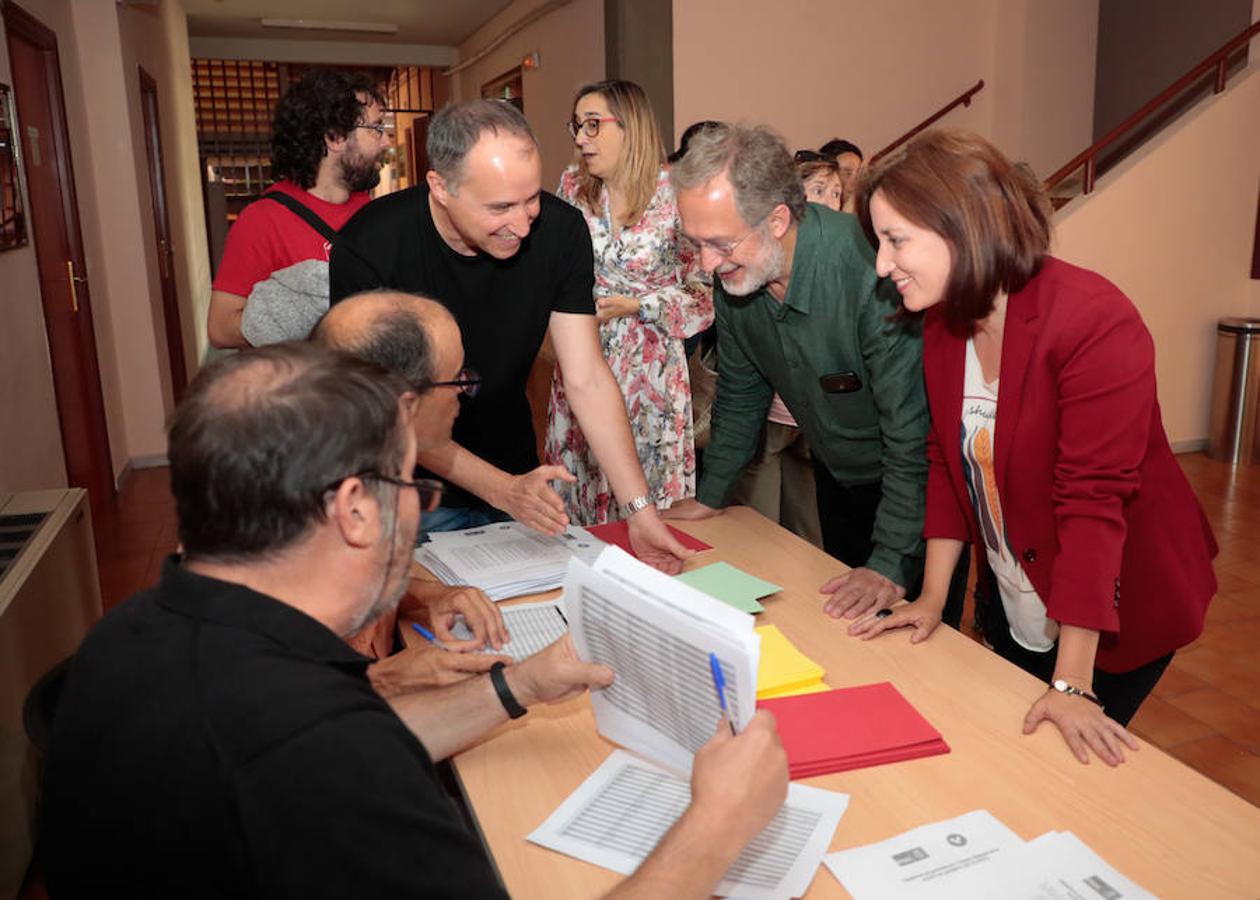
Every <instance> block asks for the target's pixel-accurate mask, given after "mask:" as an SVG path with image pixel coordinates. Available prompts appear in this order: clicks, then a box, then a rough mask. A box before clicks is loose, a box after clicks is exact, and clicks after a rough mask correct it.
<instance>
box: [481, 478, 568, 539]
mask: <svg viewBox="0 0 1260 900" xmlns="http://www.w3.org/2000/svg"><path fill="white" fill-rule="evenodd" d="M553 481H567V482H569V483H570V484H572V483H573V482H574V481H577V479H576V478H575V477H574V476H573V473H572V472H570V471H569V470H568V469H566V468H565V467H564V466H539V467H538V468H536V469H533V470H532V471H529V472H526V473H525V474H524V475H513V476H511V477H510V478H509V480H508V484H507V488H506V489H505V490H504V491H503V492H502V493H501V494H500V495H499V496H498V497H496V498H494V505H495V506H497V507H498V508H499V509H501V510H503V511H504V512H505V513H507V514H508V515H510V516H511V517H512V518H513V519H515V520H516V521H518V522H521V523H523V524H525V525H528V526H529V527H530V528H532V529H534V530H535V531H541V532H542V533H543V534H550V535H556V534H559V533H560V532H562V531H564V529H565V527H566V526H567V525H568V524H569V517H568V515H566V514H565V511H564V501H562V500H561V499H560V495H559V494H557V493H556V492H555V489H554V488H552V486H551V482H553Z"/></svg>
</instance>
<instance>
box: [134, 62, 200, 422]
mask: <svg viewBox="0 0 1260 900" xmlns="http://www.w3.org/2000/svg"><path fill="white" fill-rule="evenodd" d="M136 68H137V69H138V70H139V72H140V115H141V117H142V119H143V126H144V151H145V157H146V158H147V160H148V166H147V170H148V174H149V195H150V198H151V200H152V204H153V231H154V237H156V238H157V248H156V250H157V254H158V279H159V281H160V282H161V290H162V322H163V325H164V326H165V330H166V355H167V359H168V360H169V362H170V369H171V396H172V398H173V399H174V401H175V402H176V403H179V401H180V400H181V399H182V398H183V396H184V389H185V388H186V387H187V386H188V369H187V366H186V364H185V362H184V329H183V325H182V322H181V320H180V312H179V293H178V291H177V289H176V286H175V252H174V248H173V247H172V245H171V217H170V210H169V207H168V206H167V203H166V179H165V174H166V173H165V165H164V162H163V160H164V157H163V155H162V129H161V118H160V107H159V105H158V85H157V81H156V80H155V79H154V78H153V76H152V75H150V74H149V73H148V72H146V71H145V69H144V66H137V67H136ZM150 103H151V104H152V106H150ZM150 112H152V115H150Z"/></svg>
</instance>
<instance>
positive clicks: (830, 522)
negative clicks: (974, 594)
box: [814, 460, 971, 628]
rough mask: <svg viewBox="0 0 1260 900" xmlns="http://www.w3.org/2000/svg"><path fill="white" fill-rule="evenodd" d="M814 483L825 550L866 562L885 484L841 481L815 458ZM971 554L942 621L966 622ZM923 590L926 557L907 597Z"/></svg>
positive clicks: (964, 556)
mask: <svg viewBox="0 0 1260 900" xmlns="http://www.w3.org/2000/svg"><path fill="white" fill-rule="evenodd" d="M814 483H815V488H816V491H817V494H818V521H819V524H820V525H821V526H822V540H823V549H824V550H826V551H827V552H828V553H829V554H830V555H832V556H834V557H835V558H836V559H838V560H840V562H842V563H844V564H845V565H846V566H849V567H850V568H857V567H858V566H864V565H866V561H867V560H868V559H870V556H871V551H873V550H874V549H875V544H874V542H873V541H872V540H871V533H872V532H873V531H874V530H875V511H876V510H877V509H878V508H879V501H880V500H881V499H882V498H883V488H882V485H881V484H880V483H879V482H878V481H876V482H873V483H870V484H853V485H847V486H846V485H842V484H838V483H837V482H836V480H835V479H834V478H832V477H831V473H829V472H828V471H827V468H826V466H824V465H822V463H820V462H819V461H818V460H814ZM970 559H971V554H970V553H969V552H968V548H966V547H964V548H963V552H962V553H961V554H960V556H959V558H958V565H957V566H955V567H954V574H953V576H952V577H951V578H950V582H949V594H948V595H947V597H946V600H945V610H944V612H943V613H942V615H941V621H942V622H944V623H945V624H946V625H948V626H950V627H951V628H957V627H958V625H959V623H960V622H961V621H962V613H963V603H964V602H965V600H966V598H967V573H968V571H969V569H970V565H971V563H970ZM922 590H923V558H922V557H920V558H919V560H918V565H917V569H916V571H915V572H912V573H911V577H910V584H908V585H906V597H907V599H910V600H914V599H916V598H917V597H918V596H919V593H920V592H921V591H922Z"/></svg>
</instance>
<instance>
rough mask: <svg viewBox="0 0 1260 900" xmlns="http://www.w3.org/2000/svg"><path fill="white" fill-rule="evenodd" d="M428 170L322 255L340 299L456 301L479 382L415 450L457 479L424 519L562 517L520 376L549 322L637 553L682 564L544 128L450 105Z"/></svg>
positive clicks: (433, 128) (464, 521)
mask: <svg viewBox="0 0 1260 900" xmlns="http://www.w3.org/2000/svg"><path fill="white" fill-rule="evenodd" d="M427 148H428V153H429V164H430V166H431V167H432V168H431V169H430V171H429V172H428V175H427V177H426V182H425V184H424V185H421V186H417V187H414V188H410V189H408V190H405V191H400V192H398V193H395V194H390V195H388V196H386V197H382V198H380V199H378V200H375V201H373V202H372V203H370V204H368V205H367V206H366V207H364V208H363V209H362V210H361V211H360V212H359V213H357V214H356V215H355V216H354V218H352V219H351V220H350V221H349V222H348V223H346V225H345V227H344V228H343V229H342V230H341V231H340V232H339V234H338V242H337V245H336V246H335V247H334V248H333V252H332V257H331V260H330V270H329V277H330V281H331V298H332V302H333V303H336V302H337V301H339V300H342V299H344V298H345V297H347V296H349V295H351V294H354V293H358V292H360V291H364V290H371V289H376V288H392V289H395V290H400V291H406V292H409V293H418V294H424V295H426V296H429V297H433V298H434V299H436V300H438V301H439V302H441V303H442V304H444V305H445V306H446V307H447V309H449V310H450V311H451V313H452V314H453V315H454V316H455V320H456V321H457V322H458V324H459V328H460V332H461V333H462V334H463V337H464V352H465V361H466V365H467V366H468V367H469V368H470V369H473V370H475V371H476V372H477V373H478V374H479V375H480V377H481V386H480V391H479V392H478V394H477V396H476V397H475V398H472V399H468V400H467V402H465V403H464V404H463V405H462V408H461V412H460V415H459V418H458V420H457V421H456V423H455V429H454V436H453V440H452V441H451V442H450V443H448V444H447V445H445V446H443V447H439V448H436V449H434V450H432V451H428V452H425V453H422V454H421V457H420V462H421V464H422V465H423V466H425V467H426V468H428V469H429V470H430V471H432V472H433V473H435V474H437V475H438V476H439V477H441V478H443V479H446V480H447V481H449V482H452V483H453V484H454V485H457V486H458V487H459V488H462V489H463V490H462V491H453V492H452V495H451V496H450V497H448V498H446V501H445V506H444V507H443V508H442V509H440V510H438V511H436V513H435V514H434V515H431V516H429V517H427V518H426V524H427V527H428V528H430V529H431V530H454V529H456V528H461V527H471V526H474V525H479V524H483V523H484V522H485V521H488V520H490V519H491V518H493V517H494V516H496V515H499V513H497V512H496V511H498V510H502V511H503V512H506V513H508V514H509V515H511V516H512V517H513V518H516V519H518V520H519V521H521V522H524V523H525V524H527V525H530V526H531V527H534V528H536V529H538V530H540V531H544V532H547V533H553V534H554V533H556V532H558V531H559V530H561V529H562V528H563V527H564V526H565V525H566V524H567V523H568V517H567V516H566V515H565V512H564V505H563V503H562V502H561V500H560V497H559V496H558V495H557V494H556V492H555V491H554V490H552V488H551V485H550V484H549V482H550V481H551V480H553V479H556V478H562V479H565V480H572V478H573V476H572V475H571V474H569V473H568V472H566V471H565V470H564V469H563V468H561V467H559V466H539V465H538V455H537V450H536V442H535V438H534V429H533V423H532V420H531V415H530V409H529V402H528V400H527V399H526V396H525V383H526V380H527V378H528V377H529V371H530V368H531V366H532V365H533V363H534V359H535V357H536V356H537V355H538V350H539V348H540V347H541V346H542V342H543V338H544V337H545V336H546V335H547V334H548V333H549V334H550V335H551V343H552V346H553V347H554V349H555V354H556V359H557V363H558V365H559V366H560V369H561V371H563V373H564V386H565V391H566V393H567V395H568V397H569V402H570V405H571V406H572V408H573V412H574V414H575V415H576V416H577V419H578V423H579V424H580V425H581V426H582V431H583V433H584V434H585V435H586V436H587V440H588V441H589V442H590V444H591V449H592V450H593V451H594V452H595V455H596V457H597V458H598V460H599V463H600V467H601V468H602V469H603V470H604V472H605V473H607V475H608V480H609V482H610V483H611V485H612V488H613V491H614V493H615V494H616V496H617V499H618V500H619V501H620V502H621V504H622V509H623V512H624V514H625V515H626V516H627V517H628V518H629V525H630V539H631V543H632V544H633V545H634V548H635V550H636V552H637V553H638V554H639V556H640V557H641V558H642V559H643V560H644V561H646V562H649V563H651V564H652V565H654V566H656V567H657V568H660V569H663V570H665V571H667V572H677V571H678V570H679V569H680V568H681V566H682V562H681V561H682V558H683V557H685V556H686V555H687V554H688V551H687V550H686V549H684V548H683V547H682V546H681V545H680V544H679V543H678V542H677V541H676V540H675V539H674V537H673V536H672V535H671V534H670V533H669V531H668V529H666V528H665V526H664V524H663V523H662V522H661V520H660V517H659V516H658V515H657V512H656V505H655V502H654V498H652V497H651V496H649V495H648V487H647V481H646V479H645V478H644V477H643V470H642V468H641V466H640V464H639V458H638V454H637V452H636V450H635V445H634V439H633V437H632V435H631V433H630V424H629V421H628V420H627V418H626V410H625V401H624V398H623V397H622V395H621V389H620V388H619V387H618V385H617V382H616V380H615V378H614V377H613V374H612V372H611V371H610V370H609V368H608V364H607V363H606V362H605V360H604V356H603V352H602V351H601V349H600V344H599V331H598V323H597V322H596V320H595V315H594V313H595V304H594V300H593V291H594V261H593V254H592V251H591V239H590V233H589V232H588V230H587V227H586V223H585V221H584V220H583V219H582V215H581V214H580V213H579V212H578V211H577V210H576V209H574V208H573V207H571V206H569V205H568V204H566V203H564V202H563V201H561V200H559V199H557V198H556V197H554V196H552V195H551V194H548V193H546V192H544V191H543V190H542V189H541V184H542V167H541V162H540V160H539V155H538V143H537V141H536V140H535V138H534V134H533V131H532V130H531V129H530V127H529V123H528V122H527V121H526V120H525V117H524V116H522V115H521V114H520V112H518V111H517V110H516V108H515V107H513V106H511V105H510V104H507V103H503V102H501V101H494V100H474V101H471V102H468V103H461V104H456V105H454V106H448V107H447V108H446V109H444V110H442V111H441V112H440V113H438V114H437V115H436V116H435V117H434V118H433V121H432V123H431V124H430V125H429V132H428V144H427Z"/></svg>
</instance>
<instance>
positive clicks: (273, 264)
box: [214, 181, 372, 297]
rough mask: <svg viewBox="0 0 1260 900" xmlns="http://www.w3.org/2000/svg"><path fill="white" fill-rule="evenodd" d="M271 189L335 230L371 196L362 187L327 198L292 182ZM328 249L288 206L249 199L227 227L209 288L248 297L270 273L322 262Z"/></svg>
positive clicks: (325, 258) (318, 235)
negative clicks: (339, 198)
mask: <svg viewBox="0 0 1260 900" xmlns="http://www.w3.org/2000/svg"><path fill="white" fill-rule="evenodd" d="M271 189H272V190H274V191H280V192H282V193H285V194H288V195H290V196H291V197H293V198H295V199H296V200H297V201H298V202H300V203H302V204H303V205H304V206H306V207H307V208H309V209H310V210H311V211H312V212H314V213H315V215H317V216H319V217H320V218H321V219H323V220H324V221H325V222H327V223H328V225H329V226H330V227H331V228H332V229H333V230H334V231H340V230H341V226H342V225H345V224H346V222H347V220H349V218H350V217H351V216H353V215H354V214H355V213H356V212H358V211H359V210H360V209H362V208H363V207H364V206H365V205H366V204H367V202H368V201H369V200H371V199H372V198H371V196H370V195H369V194H368V193H367V191H360V192H359V193H356V194H351V195H350V199H348V200H347V201H346V202H345V203H329V202H328V201H327V200H321V199H320V198H318V197H316V196H315V195H314V194H312V193H310V192H309V191H306V190H303V189H302V188H300V187H298V186H297V185H296V184H294V183H293V182H292V181H277V182H276V183H275V185H274V186H273V187H272V188H271ZM328 250H329V244H328V241H326V240H324V236H323V235H321V234H320V233H319V232H318V231H316V230H315V229H314V228H312V227H311V226H310V225H308V224H307V223H306V222H305V221H303V220H302V219H301V218H299V217H298V215H297V214H296V213H294V212H293V211H292V210H289V209H286V208H285V207H283V206H281V205H280V204H279V203H276V202H275V201H274V200H258V201H255V202H254V203H251V204H250V205H249V206H247V207H245V209H244V210H242V212H241V214H240V216H239V217H238V218H237V220H236V222H235V223H234V224H233V225H232V227H231V228H230V229H229V230H228V235H227V243H226V244H225V245H224V247H223V260H222V262H220V263H219V271H218V272H217V273H216V274H215V276H214V289H215V290H216V291H225V292H227V293H229V294H236V295H237V296H238V297H248V296H249V292H250V291H251V290H253V288H254V285H255V284H257V283H258V282H260V281H262V280H264V279H266V278H269V277H270V276H271V273H272V272H275V271H277V270H279V269H286V268H288V267H289V266H291V265H293V264H294V263H300V262H305V261H306V260H308V259H318V260H322V261H323V262H327V261H328Z"/></svg>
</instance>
